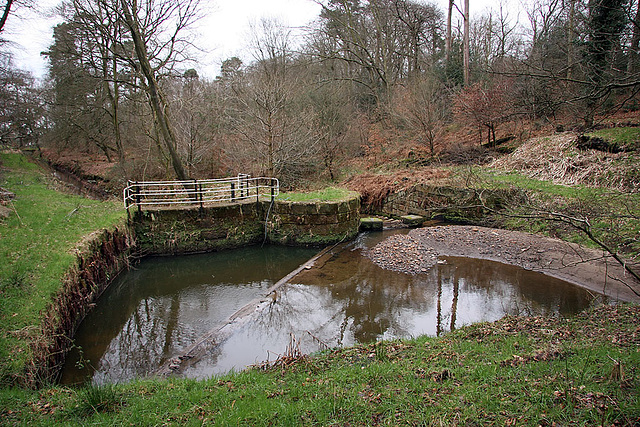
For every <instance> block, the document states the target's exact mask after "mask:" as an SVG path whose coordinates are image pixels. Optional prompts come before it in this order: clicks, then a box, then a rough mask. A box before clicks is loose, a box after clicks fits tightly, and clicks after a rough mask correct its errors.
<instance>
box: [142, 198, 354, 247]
mask: <svg viewBox="0 0 640 427" xmlns="http://www.w3.org/2000/svg"><path fill="white" fill-rule="evenodd" d="M131 219H132V221H131V223H132V227H133V229H134V230H135V235H136V242H137V246H138V248H139V249H140V250H141V251H142V252H143V253H145V254H163V255H167V254H181V253H195V252H208V251H214V250H219V249H225V248H233V247H239V246H245V245H250V244H255V243H261V242H263V241H265V238H266V241H268V242H271V243H278V244H286V245H304V246H315V245H318V246H319V245H325V244H332V243H336V242H339V241H341V240H343V239H345V240H346V239H349V238H352V237H354V236H355V235H356V234H357V232H358V226H359V219H360V199H359V198H352V199H350V200H345V201H340V202H287V201H276V202H275V203H273V205H272V204H271V203H270V202H269V201H260V202H255V201H252V202H245V203H241V204H233V205H225V206H216V207H208V208H204V209H176V210H156V211H142V212H132V214H131ZM265 227H266V235H265Z"/></svg>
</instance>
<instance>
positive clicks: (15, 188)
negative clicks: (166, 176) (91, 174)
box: [0, 153, 125, 384]
mask: <svg viewBox="0 0 640 427" xmlns="http://www.w3.org/2000/svg"><path fill="white" fill-rule="evenodd" d="M0 156H1V157H0V187H2V188H4V189H6V190H8V191H10V192H12V193H14V194H15V198H14V199H13V200H12V201H11V202H10V203H9V204H8V205H7V207H8V208H9V209H10V210H11V211H12V213H11V215H10V216H9V218H7V219H5V220H3V221H1V222H0V381H1V383H2V384H7V383H11V382H13V381H15V380H16V379H17V378H19V377H20V375H22V372H23V370H24V365H25V362H26V361H27V360H28V359H29V357H30V356H31V355H30V348H29V343H30V342H31V340H32V338H33V334H35V333H37V326H38V325H39V324H40V320H41V318H40V316H41V314H42V312H43V310H44V309H45V308H46V307H47V305H48V304H49V303H50V302H51V299H52V296H53V295H55V293H56V292H57V291H58V290H59V289H60V287H61V283H62V277H63V276H64V274H65V273H66V272H67V271H68V270H69V268H70V267H71V265H72V264H73V262H74V260H75V257H74V249H75V248H76V246H77V245H78V243H79V242H81V240H82V239H83V237H84V236H86V235H88V234H90V233H92V232H94V231H96V230H100V229H102V228H105V227H109V226H112V225H113V224H115V223H118V222H119V221H121V220H122V219H123V218H124V215H125V213H124V210H123V208H122V206H121V205H120V203H117V202H99V201H95V200H90V199H87V198H84V197H80V196H74V195H70V194H64V193H61V192H59V191H56V190H55V189H54V188H53V182H52V181H51V179H50V178H49V177H48V176H47V175H46V174H45V173H43V172H42V170H41V169H40V168H39V167H38V166H37V165H35V164H33V163H31V162H30V161H29V160H28V159H27V158H26V157H24V156H22V155H20V154H6V153H3V154H0Z"/></svg>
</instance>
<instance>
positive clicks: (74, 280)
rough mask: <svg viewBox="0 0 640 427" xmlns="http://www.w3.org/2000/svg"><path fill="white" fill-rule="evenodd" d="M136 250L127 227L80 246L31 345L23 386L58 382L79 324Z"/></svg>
mask: <svg viewBox="0 0 640 427" xmlns="http://www.w3.org/2000/svg"><path fill="white" fill-rule="evenodd" d="M134 248H135V242H134V238H133V236H132V235H131V233H130V230H129V229H128V228H127V227H126V226H118V227H113V228H111V229H104V230H101V231H98V232H95V233H92V234H91V235H89V236H87V237H86V239H85V240H84V241H83V242H81V243H80V244H79V245H78V247H77V248H76V260H75V264H74V265H73V266H72V267H71V269H70V270H69V272H68V273H67V274H66V275H65V277H64V278H63V280H62V287H61V289H60V290H59V291H58V293H57V294H56V295H55V296H54V297H53V298H52V301H51V303H50V304H49V306H48V307H47V309H46V310H45V311H44V312H43V313H42V320H41V323H40V325H39V327H38V328H37V330H36V333H35V334H34V340H33V341H32V343H31V349H30V350H31V353H32V357H31V361H30V362H29V363H28V364H27V366H26V370H25V374H24V378H22V379H21V380H19V381H18V382H19V383H21V384H22V385H25V386H27V387H39V386H41V385H43V384H50V383H52V382H55V380H56V378H57V376H58V374H59V372H60V369H61V368H62V365H63V363H64V360H65V356H66V354H67V352H68V351H69V349H70V348H71V346H72V345H73V340H72V339H73V335H74V333H75V331H76V329H77V327H78V325H79V324H80V322H81V321H82V319H83V318H84V316H85V315H86V313H87V312H88V311H89V310H90V309H91V308H92V306H93V305H94V303H95V302H96V301H97V299H98V298H99V297H100V295H101V294H102V292H103V291H104V290H105V289H106V288H107V287H108V286H109V284H110V283H111V281H112V280H113V279H114V278H115V277H116V276H117V275H118V274H119V273H120V272H121V271H122V270H123V269H125V268H127V267H128V266H129V259H130V256H131V254H132V251H133V250H134Z"/></svg>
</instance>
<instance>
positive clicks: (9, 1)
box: [0, 0, 13, 31]
mask: <svg viewBox="0 0 640 427" xmlns="http://www.w3.org/2000/svg"><path fill="white" fill-rule="evenodd" d="M12 3H13V0H7V4H6V5H5V6H4V10H3V11H2V16H1V17H0V31H2V29H3V28H4V24H6V23H7V18H9V12H10V11H11V4H12Z"/></svg>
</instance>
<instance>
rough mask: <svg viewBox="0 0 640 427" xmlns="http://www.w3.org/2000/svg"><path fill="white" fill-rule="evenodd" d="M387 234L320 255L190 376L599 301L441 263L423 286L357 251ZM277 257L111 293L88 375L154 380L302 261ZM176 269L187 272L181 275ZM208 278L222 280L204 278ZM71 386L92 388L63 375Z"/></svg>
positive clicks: (518, 273)
mask: <svg viewBox="0 0 640 427" xmlns="http://www.w3.org/2000/svg"><path fill="white" fill-rule="evenodd" d="M388 233H389V232H383V233H372V234H363V235H361V236H360V237H359V238H358V239H356V240H355V241H354V242H352V243H350V244H346V245H343V246H341V247H339V248H336V249H334V250H333V251H332V252H330V253H329V254H327V255H325V256H324V257H323V258H321V259H320V260H319V261H318V262H317V263H316V266H315V267H314V268H312V269H310V270H305V271H303V272H302V273H301V274H299V275H298V276H296V277H295V279H294V282H295V284H290V285H287V286H285V287H283V288H281V289H280V290H279V291H278V300H277V302H276V303H275V304H271V305H270V306H269V307H268V308H266V309H265V310H263V311H261V312H258V313H256V314H255V315H254V316H253V317H252V318H251V319H250V321H248V322H245V323H241V324H238V325H233V326H232V328H233V329H232V333H231V334H230V335H229V338H228V339H226V340H224V341H223V342H221V343H219V345H216V346H213V347H212V348H210V349H209V350H208V354H207V356H206V357H204V358H203V359H202V360H200V361H198V362H197V363H195V364H193V365H192V366H189V367H188V368H187V369H186V370H185V372H184V375H185V376H188V377H195V378H203V377H209V376H211V375H213V374H220V373H225V372H227V371H229V370H230V369H242V368H244V367H245V366H247V365H249V364H253V363H258V362H261V361H264V360H274V359H275V358H277V356H278V355H279V354H282V353H284V352H285V349H286V347H287V345H288V344H289V342H290V334H291V333H293V334H294V335H295V337H296V338H297V339H298V340H299V344H300V350H302V351H304V352H313V351H317V350H321V349H323V348H326V347H327V346H329V347H333V346H345V345H351V344H354V343H357V342H361V343H363V342H372V341H375V340H378V339H391V338H397V337H412V336H418V335H422V334H427V335H431V336H435V335H441V334H443V333H446V332H447V331H450V330H452V329H455V328H457V327H460V326H463V325H467V324H470V323H472V322H478V321H492V320H497V319H499V318H501V317H503V316H504V315H505V314H525V315H538V314H542V315H569V314H573V313H575V312H577V311H579V310H582V309H584V308H585V307H587V306H588V305H589V304H590V303H591V302H592V299H593V297H592V296H591V295H590V294H589V293H588V292H586V291H584V290H582V289H580V288H578V287H575V286H573V285H571V284H568V283H566V282H563V281H561V280H557V279H554V278H550V277H547V276H544V275H541V274H539V273H534V272H531V271H526V270H523V269H521V268H518V267H512V266H508V265H504V264H499V263H496V262H490V261H480V260H474V259H467V258H446V259H442V260H440V263H439V264H437V265H436V266H434V267H433V268H431V269H430V270H429V271H428V272H426V273H424V274H420V275H416V276H411V275H407V274H403V273H396V272H393V271H388V270H383V269H381V268H380V267H378V266H376V265H375V264H374V263H372V262H371V261H370V260H369V259H368V258H367V257H364V256H362V251H363V250H365V249H366V248H369V247H373V246H374V245H375V244H376V243H377V242H379V241H380V240H382V239H383V238H385V237H386V236H388ZM270 250H273V251H280V252H277V253H276V252H274V255H272V257H271V258H270V259H269V260H268V262H267V263H265V264H260V265H261V267H259V268H247V267H246V266H244V267H243V265H244V264H242V265H241V264H236V265H233V266H231V267H230V268H228V269H224V273H223V272H222V271H218V269H217V267H215V268H213V270H211V269H206V271H207V272H205V269H204V266H203V264H215V265H218V266H223V265H225V264H226V263H231V262H235V261H232V260H234V259H235V258H233V257H234V256H235V255H234V254H233V253H231V252H229V253H217V254H212V255H208V256H206V258H198V257H194V258H190V257H179V258H174V259H171V261H170V260H169V259H161V260H158V261H153V262H152V263H150V264H147V263H143V264H142V265H141V267H140V269H139V270H138V271H135V272H132V273H130V274H129V275H127V277H126V278H125V279H123V281H122V282H121V283H120V284H119V285H118V286H117V287H114V288H112V289H110V291H111V295H109V296H108V297H106V298H104V301H101V303H100V304H99V307H98V309H97V310H95V312H94V313H97V314H96V316H97V317H95V316H94V320H93V321H92V322H93V323H90V324H89V326H88V327H86V328H85V329H88V330H89V331H87V332H85V341H83V343H82V344H81V345H82V347H83V348H84V349H85V357H87V358H89V359H91V360H99V363H98V364H97V366H96V368H97V370H96V372H95V373H89V374H88V375H90V376H91V377H92V378H93V380H94V381H95V382H102V381H115V380H124V379H127V378H131V377H134V376H140V375H144V374H146V373H148V372H150V371H152V370H153V369H154V368H156V367H157V366H158V365H159V364H160V363H162V362H163V361H164V360H166V359H167V358H168V357H171V356H174V355H176V354H178V353H179V351H180V350H183V349H185V348H186V347H188V346H189V344H191V342H193V341H194V340H195V339H196V338H197V337H198V336H199V335H201V334H202V333H203V332H204V331H207V330H208V329H211V327H212V326H213V325H215V324H217V323H218V322H220V321H221V320H223V319H226V318H227V317H228V316H229V315H231V314H232V313H233V312H234V311H235V310H236V309H238V308H239V307H240V306H242V305H244V302H246V300H247V299H246V298H248V299H251V298H253V296H255V295H256V294H259V293H261V292H263V291H264V290H265V289H266V288H267V286H268V284H270V282H269V281H268V280H265V279H264V277H266V276H264V275H263V273H266V271H262V270H266V269H268V268H270V267H273V266H275V265H278V266H279V267H282V270H281V272H280V273H278V274H279V276H278V275H277V274H276V275H275V276H273V275H272V276H269V277H270V278H272V277H274V278H278V277H282V276H284V275H285V274H286V273H288V272H289V271H291V270H293V269H294V268H295V267H297V266H298V265H299V264H301V263H302V260H300V259H296V260H295V261H291V262H290V263H289V264H288V265H287V263H286V260H285V259H284V257H285V254H286V253H289V251H294V249H292V248H271V249H270ZM311 255H312V252H307V253H306V254H305V259H306V258H309V257H310V256H311ZM260 256H262V255H260ZM221 257H223V258H224V259H222V260H221V259H219V258H221ZM185 258H186V260H185ZM181 262H186V263H187V264H188V265H189V266H188V267H177V265H178V263H181ZM174 263H175V264H174ZM249 265H257V261H256V260H252V261H251V262H250V264H249ZM257 270H260V271H257ZM212 271H213V273H212ZM196 272H199V274H198V273H196ZM258 273H259V274H258ZM211 274H214V275H216V277H219V276H221V275H224V277H220V278H219V279H216V280H212V278H211V277H206V275H209V276H210V275H211ZM239 275H242V276H244V277H239ZM130 277H133V278H130ZM271 280H273V279H271ZM167 282H171V283H170V284H168V283H167ZM134 284H135V286H134ZM120 293H123V295H122V296H120V295H119V294H120ZM249 295H251V296H249ZM243 298H245V299H243ZM241 300H242V301H244V302H240V301H241ZM105 319H109V320H108V322H111V323H113V325H115V326H116V327H120V329H119V330H118V331H115V332H114V328H113V327H110V329H109V331H108V332H104V333H102V332H100V331H101V330H102V328H101V327H98V324H100V323H102V322H105ZM85 323H87V322H85ZM83 326H84V324H83ZM101 334H105V335H107V336H106V337H102V336H100V337H99V338H100V339H99V340H98V339H97V337H96V340H95V342H94V335H101ZM79 339H80V338H79ZM94 347H95V349H94ZM69 365H70V363H68V364H67V366H69ZM69 370H70V371H71V370H72V369H69ZM67 378H71V380H70V381H77V380H79V379H82V378H88V377H81V376H78V374H67Z"/></svg>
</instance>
